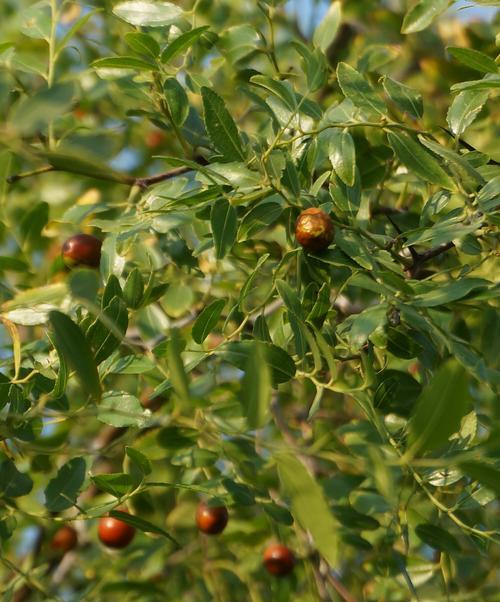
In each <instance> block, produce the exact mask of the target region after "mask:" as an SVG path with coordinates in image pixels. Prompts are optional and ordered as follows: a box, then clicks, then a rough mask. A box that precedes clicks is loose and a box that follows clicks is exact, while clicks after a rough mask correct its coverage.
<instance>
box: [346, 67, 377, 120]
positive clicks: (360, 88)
mask: <svg viewBox="0 0 500 602" xmlns="http://www.w3.org/2000/svg"><path fill="white" fill-rule="evenodd" d="M337 80H338V82H339V86H340V88H341V90H342V92H343V93H344V96H345V97H346V98H348V99H349V100H351V101H352V102H353V104H355V105H356V106H357V107H359V108H360V109H362V110H363V111H365V112H366V113H368V114H378V115H385V113H386V106H385V104H384V102H383V101H382V100H381V99H380V98H379V97H378V96H377V94H376V93H375V90H374V89H373V88H372V87H371V85H370V84H369V83H368V82H367V81H366V79H365V78H364V77H363V76H362V75H361V74H360V73H359V72H358V71H356V69H353V67H351V66H350V65H348V64H347V63H339V64H338V66H337Z"/></svg>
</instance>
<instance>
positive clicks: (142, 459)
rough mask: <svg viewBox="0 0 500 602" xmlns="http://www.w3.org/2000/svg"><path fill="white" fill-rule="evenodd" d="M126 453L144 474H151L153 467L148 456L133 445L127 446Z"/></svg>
mask: <svg viewBox="0 0 500 602" xmlns="http://www.w3.org/2000/svg"><path fill="white" fill-rule="evenodd" d="M125 453H126V454H127V456H128V457H129V458H130V460H131V461H132V462H133V463H134V464H135V465H136V466H137V468H139V470H140V471H141V472H142V474H143V475H148V474H151V472H152V471H153V468H152V466H151V462H150V461H149V459H148V458H147V456H145V455H144V454H143V453H142V452H140V451H139V450H138V449H134V448H133V447H129V446H128V445H127V446H126V447H125Z"/></svg>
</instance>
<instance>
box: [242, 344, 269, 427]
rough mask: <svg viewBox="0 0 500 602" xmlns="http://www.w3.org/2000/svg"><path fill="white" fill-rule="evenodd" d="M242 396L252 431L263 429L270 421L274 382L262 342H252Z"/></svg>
mask: <svg viewBox="0 0 500 602" xmlns="http://www.w3.org/2000/svg"><path fill="white" fill-rule="evenodd" d="M240 395H241V403H242V406H243V413H244V416H245V417H246V419H247V425H248V427H249V428H250V430H254V429H259V428H262V427H263V426H264V425H265V424H266V423H267V421H268V420H269V403H270V401H271V395H272V382H271V371H270V369H269V366H268V365H267V362H266V352H265V347H264V345H263V343H261V342H260V341H253V342H252V348H251V349H250V352H249V354H248V360H247V363H246V366H245V376H244V377H243V379H242V381H241V391H240Z"/></svg>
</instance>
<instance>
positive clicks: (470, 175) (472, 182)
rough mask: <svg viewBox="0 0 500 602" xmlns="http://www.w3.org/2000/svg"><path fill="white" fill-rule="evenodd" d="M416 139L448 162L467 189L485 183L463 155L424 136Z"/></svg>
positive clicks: (473, 189)
mask: <svg viewBox="0 0 500 602" xmlns="http://www.w3.org/2000/svg"><path fill="white" fill-rule="evenodd" d="M418 139H419V141H420V143H421V144H423V145H424V146H425V147H427V148H428V149H429V150H431V151H432V152H433V153H435V154H436V155H438V156H439V157H442V158H443V159H444V160H445V161H446V162H447V163H448V165H449V167H450V170H452V171H453V172H454V173H455V176H456V177H457V178H459V179H460V181H461V182H462V184H463V185H464V187H466V188H467V189H468V190H469V189H470V190H471V191H475V190H476V189H477V187H478V185H480V184H484V183H485V182H484V179H483V177H482V176H481V174H480V173H479V172H478V171H477V170H476V169H474V168H473V167H472V165H471V164H470V163H469V161H467V159H466V158H465V157H462V156H461V155H459V154H458V153H456V152H455V151H453V150H451V149H449V148H446V147H445V146H442V145H441V144H438V143H437V142H433V141H432V140H428V139H427V138H425V137H424V136H419V137H418Z"/></svg>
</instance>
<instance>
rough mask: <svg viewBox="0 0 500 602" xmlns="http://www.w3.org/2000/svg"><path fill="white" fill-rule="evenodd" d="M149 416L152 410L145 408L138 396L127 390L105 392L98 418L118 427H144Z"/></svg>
mask: <svg viewBox="0 0 500 602" xmlns="http://www.w3.org/2000/svg"><path fill="white" fill-rule="evenodd" d="M149 416H150V412H149V411H148V410H144V408H143V407H142V405H141V403H140V401H139V400H138V399H137V397H134V396H133V395H130V394H128V393H126V392H125V391H109V392H107V393H105V394H104V395H103V397H102V401H101V403H100V405H99V408H98V411H97V419H98V420H100V421H101V422H104V423H105V424H110V425H111V426H116V427H122V426H137V427H143V426H144V425H145V424H146V422H147V421H148V420H149Z"/></svg>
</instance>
